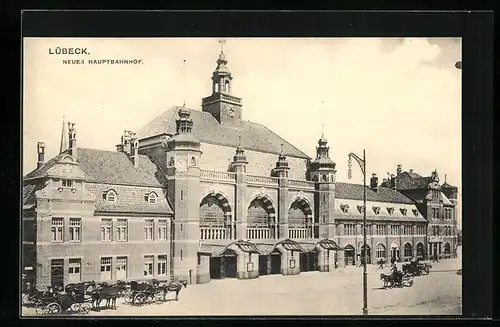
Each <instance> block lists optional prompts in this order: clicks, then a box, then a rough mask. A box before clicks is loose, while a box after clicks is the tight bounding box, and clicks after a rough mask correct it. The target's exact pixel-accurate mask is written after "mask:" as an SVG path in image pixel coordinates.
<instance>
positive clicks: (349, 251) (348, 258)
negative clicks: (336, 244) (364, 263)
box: [344, 245, 356, 266]
mask: <svg viewBox="0 0 500 327" xmlns="http://www.w3.org/2000/svg"><path fill="white" fill-rule="evenodd" d="M354 252H355V251H354V247H353V246H352V245H347V246H346V247H345V248H344V256H345V265H346V266H354V265H355V264H356V260H355V257H354V255H355V254H354Z"/></svg>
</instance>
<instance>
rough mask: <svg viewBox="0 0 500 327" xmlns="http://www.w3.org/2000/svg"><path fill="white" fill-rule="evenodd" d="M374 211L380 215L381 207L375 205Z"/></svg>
mask: <svg viewBox="0 0 500 327" xmlns="http://www.w3.org/2000/svg"><path fill="white" fill-rule="evenodd" d="M372 209H373V212H374V213H375V214H376V215H378V214H379V213H380V207H373V208H372Z"/></svg>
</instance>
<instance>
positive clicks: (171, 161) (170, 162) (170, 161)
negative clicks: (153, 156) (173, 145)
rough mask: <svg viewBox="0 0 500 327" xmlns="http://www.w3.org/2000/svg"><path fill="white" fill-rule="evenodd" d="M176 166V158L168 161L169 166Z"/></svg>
mask: <svg viewBox="0 0 500 327" xmlns="http://www.w3.org/2000/svg"><path fill="white" fill-rule="evenodd" d="M174 164H175V158H174V157H171V158H170V160H169V161H168V165H169V166H173V165H174Z"/></svg>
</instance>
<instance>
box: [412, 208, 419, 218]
mask: <svg viewBox="0 0 500 327" xmlns="http://www.w3.org/2000/svg"><path fill="white" fill-rule="evenodd" d="M412 212H413V214H414V215H415V217H417V216H418V210H417V209H412Z"/></svg>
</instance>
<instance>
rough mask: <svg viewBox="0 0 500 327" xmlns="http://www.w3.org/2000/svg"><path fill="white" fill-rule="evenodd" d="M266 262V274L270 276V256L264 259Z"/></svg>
mask: <svg viewBox="0 0 500 327" xmlns="http://www.w3.org/2000/svg"><path fill="white" fill-rule="evenodd" d="M266 261H267V274H268V275H271V273H272V265H271V255H270V254H269V255H268V256H267V257H266Z"/></svg>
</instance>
